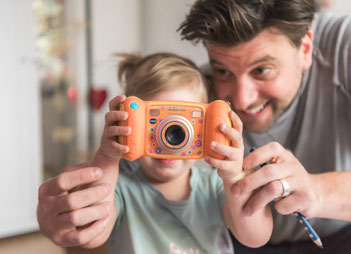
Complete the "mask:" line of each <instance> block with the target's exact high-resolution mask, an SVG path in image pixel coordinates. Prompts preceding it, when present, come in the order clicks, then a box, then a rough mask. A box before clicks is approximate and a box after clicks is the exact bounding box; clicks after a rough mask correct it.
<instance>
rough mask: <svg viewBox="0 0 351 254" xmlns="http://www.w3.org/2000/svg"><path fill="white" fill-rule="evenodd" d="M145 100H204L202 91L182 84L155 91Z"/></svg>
mask: <svg viewBox="0 0 351 254" xmlns="http://www.w3.org/2000/svg"><path fill="white" fill-rule="evenodd" d="M147 100H155V101H156V100H158V101H166V100H167V101H168V100H182V101H194V102H204V101H203V100H204V96H203V92H202V91H200V89H198V88H194V87H193V86H182V87H179V88H175V89H170V90H165V91H161V92H158V93H155V94H154V95H152V96H149V97H148V98H147Z"/></svg>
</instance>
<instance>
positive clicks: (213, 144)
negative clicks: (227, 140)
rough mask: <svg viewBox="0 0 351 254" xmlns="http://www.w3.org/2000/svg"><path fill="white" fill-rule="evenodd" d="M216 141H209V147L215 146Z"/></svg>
mask: <svg viewBox="0 0 351 254" xmlns="http://www.w3.org/2000/svg"><path fill="white" fill-rule="evenodd" d="M216 145H217V144H216V142H215V141H211V144H210V147H211V149H213V148H215V147H216Z"/></svg>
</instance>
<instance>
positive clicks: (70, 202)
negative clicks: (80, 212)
mask: <svg viewBox="0 0 351 254" xmlns="http://www.w3.org/2000/svg"><path fill="white" fill-rule="evenodd" d="M65 201H66V202H65V203H66V206H67V208H68V209H69V210H74V209H76V206H75V197H74V195H72V194H70V195H67V196H66V199H65Z"/></svg>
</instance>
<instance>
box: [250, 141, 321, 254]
mask: <svg viewBox="0 0 351 254" xmlns="http://www.w3.org/2000/svg"><path fill="white" fill-rule="evenodd" d="M255 150H256V147H252V148H251V149H250V153H251V152H253V151H255ZM265 165H267V162H264V163H262V164H261V165H260V168H262V167H264V166H265ZM293 215H294V216H296V218H297V219H298V221H299V222H300V224H301V225H302V226H303V228H304V229H305V231H306V232H307V233H308V236H309V237H310V238H311V240H312V241H313V242H314V243H315V244H316V245H317V246H318V247H319V248H323V244H322V241H321V239H320V237H319V236H318V234H317V233H316V231H315V230H314V229H313V228H312V226H311V224H310V223H309V222H308V221H307V220H306V218H305V216H303V215H302V214H301V213H299V212H294V213H293Z"/></svg>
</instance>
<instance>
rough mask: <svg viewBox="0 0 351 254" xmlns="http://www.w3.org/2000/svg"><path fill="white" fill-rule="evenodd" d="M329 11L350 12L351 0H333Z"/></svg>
mask: <svg viewBox="0 0 351 254" xmlns="http://www.w3.org/2000/svg"><path fill="white" fill-rule="evenodd" d="M332 2H333V3H332V7H331V9H330V10H331V11H334V12H341V13H345V12H347V13H350V12H351V1H350V0H333V1H332Z"/></svg>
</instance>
